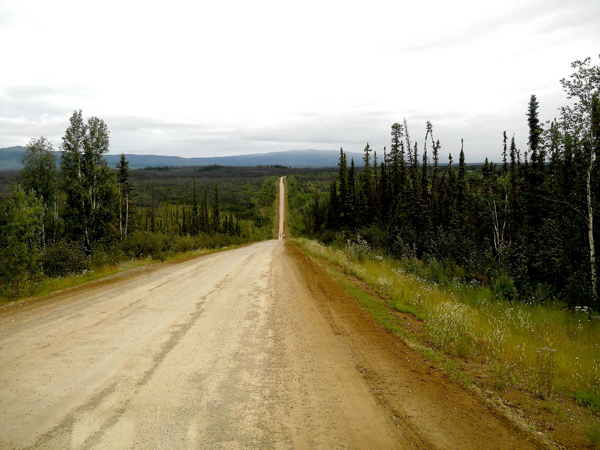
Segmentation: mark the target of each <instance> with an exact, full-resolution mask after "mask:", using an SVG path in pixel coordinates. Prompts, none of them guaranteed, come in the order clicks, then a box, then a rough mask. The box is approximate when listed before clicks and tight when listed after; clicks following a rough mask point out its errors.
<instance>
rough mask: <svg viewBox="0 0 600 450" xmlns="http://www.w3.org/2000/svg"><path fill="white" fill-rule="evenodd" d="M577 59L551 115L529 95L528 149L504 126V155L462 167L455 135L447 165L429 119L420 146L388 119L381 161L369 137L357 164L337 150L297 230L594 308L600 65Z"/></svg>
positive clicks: (501, 290)
mask: <svg viewBox="0 0 600 450" xmlns="http://www.w3.org/2000/svg"><path fill="white" fill-rule="evenodd" d="M572 67H573V69H574V73H573V74H572V75H571V76H570V77H569V78H568V79H563V80H561V84H562V86H563V89H564V91H565V92H566V94H567V97H568V99H570V100H572V103H571V104H570V105H569V106H565V107H563V108H560V117H559V118H558V119H554V120H553V121H550V122H545V123H542V121H541V119H540V117H539V111H538V110H539V103H538V100H537V98H536V96H535V95H532V96H531V99H530V102H529V105H528V108H527V109H526V117H527V123H528V127H529V136H528V138H529V139H528V142H527V150H525V151H524V152H521V150H520V149H519V148H518V147H517V145H516V143H515V137H514V136H512V137H509V136H510V135H509V134H508V133H507V132H506V131H505V132H504V133H503V135H502V141H500V139H499V142H501V146H500V145H499V149H500V151H501V157H502V162H501V163H499V164H494V163H491V162H489V161H488V160H487V159H486V161H485V163H484V164H483V166H482V167H480V168H479V170H477V171H471V172H469V171H468V170H467V165H466V163H465V152H464V148H463V145H462V143H461V150H460V154H459V157H458V164H456V163H455V160H454V159H453V157H452V155H449V161H450V163H449V164H448V165H447V166H444V167H442V166H441V165H440V164H439V157H440V154H441V151H442V150H441V144H440V142H439V140H435V139H434V133H433V126H432V124H431V123H430V122H427V124H426V129H425V137H424V140H423V142H422V143H421V145H419V144H418V143H417V142H416V141H413V139H412V138H411V136H410V134H409V130H408V127H407V123H406V121H404V123H402V124H399V123H395V124H393V125H392V127H391V146H390V150H389V152H388V151H387V150H386V149H385V148H384V150H383V155H382V157H381V158H380V160H379V162H378V159H377V157H378V155H377V153H376V152H374V151H373V149H372V148H371V147H370V146H369V144H367V145H366V147H365V150H364V158H363V160H364V169H363V170H357V169H356V168H355V166H354V160H351V161H348V160H347V158H346V155H345V153H344V151H343V149H341V150H340V158H339V164H338V171H337V175H336V177H335V179H333V180H332V181H331V182H330V183H329V186H328V187H327V189H326V191H323V190H322V189H321V190H319V189H315V190H314V193H313V198H312V201H311V203H310V206H309V207H308V208H306V210H305V212H304V223H303V224H301V225H302V226H301V228H303V230H304V231H305V232H306V233H307V234H308V235H312V236H315V237H318V238H320V239H321V240H323V241H325V242H326V243H334V245H338V246H344V245H354V244H356V243H359V244H364V245H366V246H370V247H373V248H379V249H383V250H385V251H386V252H388V253H389V254H391V255H393V256H395V257H398V258H419V259H422V260H424V261H425V262H426V263H428V264H432V265H435V266H437V267H442V268H443V270H442V272H444V273H446V274H450V275H451V276H459V277H463V278H464V279H466V280H467V281H473V282H480V283H485V284H489V285H491V286H492V291H493V292H494V293H495V294H496V295H498V296H502V297H504V298H508V299H514V298H517V297H525V296H526V297H527V298H529V299H537V300H540V301H545V300H555V299H557V300H560V301H563V302H565V303H568V304H570V305H578V306H591V307H593V308H598V277H597V262H596V256H595V244H594V243H595V242H596V241H597V240H598V238H599V234H598V230H597V227H594V224H597V223H598V219H599V217H598V200H599V194H600V189H599V188H600V186H599V183H600V178H599V176H598V175H599V173H598V165H597V164H596V159H597V156H598V151H599V149H600V102H599V100H598V96H599V95H600V66H598V65H595V66H594V65H592V63H591V60H590V59H589V58H588V59H586V60H584V61H576V62H574V63H573V64H572ZM524 110H525V108H524ZM419 151H421V153H419ZM499 153H500V152H499ZM293 182H296V183H298V181H293ZM309 185H311V186H319V183H312V184H311V183H309ZM321 186H322V183H321ZM436 273H437V272H436ZM434 281H438V280H434Z"/></svg>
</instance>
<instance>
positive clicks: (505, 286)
mask: <svg viewBox="0 0 600 450" xmlns="http://www.w3.org/2000/svg"><path fill="white" fill-rule="evenodd" d="M491 288H492V295H493V296H494V297H495V298H499V299H503V300H515V299H516V298H517V288H515V284H514V282H513V280H512V278H510V277H508V276H506V275H500V277H498V278H497V279H495V280H494V281H493V282H492V286H491Z"/></svg>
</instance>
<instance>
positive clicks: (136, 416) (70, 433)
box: [0, 239, 536, 450]
mask: <svg viewBox="0 0 600 450" xmlns="http://www.w3.org/2000/svg"><path fill="white" fill-rule="evenodd" d="M296 252H297V251H296ZM303 258H304V259H303ZM315 270H318V269H317V268H316V266H314V264H312V262H311V261H310V260H309V258H306V257H301V256H298V255H297V254H295V253H294V250H293V248H292V247H291V246H290V244H289V243H287V244H286V241H285V240H281V239H277V240H271V241H268V242H261V243H257V244H254V245H250V246H247V247H242V248H238V249H234V250H229V251H225V252H221V253H215V254H212V255H208V256H204V257H200V258H196V259H191V260H188V261H184V262H177V263H161V264H157V265H153V266H146V267H143V268H139V269H136V270H133V271H129V272H125V273H122V274H120V275H117V276H112V277H109V278H106V279H103V280H101V281H97V282H94V283H91V284H89V285H87V286H83V287H78V288H74V289H70V290H67V291H65V292H62V293H57V294H54V295H51V296H49V297H47V298H45V299H42V300H27V301H24V302H20V303H18V304H13V305H10V306H8V307H5V308H1V309H0V315H1V317H0V449H78V450H79V449H130V448H139V449H213V448H214V449H241V448H252V449H254V448H275V449H279V448H286V449H287V448H295V449H304V448H327V449H329V448H357V449H358V448H360V449H394V448H406V449H409V448H456V449H459V448H460V449H463V448H464V449H470V448H536V447H535V446H534V444H533V443H532V442H530V441H528V440H527V439H528V438H527V437H526V436H525V435H524V434H523V433H520V432H518V431H516V430H514V429H512V428H511V427H510V426H509V425H507V424H505V423H504V422H502V420H501V419H499V418H497V417H495V416H494V415H493V414H491V413H489V412H488V411H486V410H485V408H484V407H483V406H482V405H481V404H479V403H477V401H475V400H473V399H472V398H471V397H470V396H469V394H468V393H465V392H464V391H462V390H461V389H460V388H458V387H456V386H454V387H451V386H453V385H451V384H449V382H448V381H444V379H443V377H442V376H441V375H437V376H436V377H434V378H432V380H433V379H435V380H436V381H434V384H435V385H437V386H438V388H437V389H434V388H433V387H432V388H431V393H428V392H427V390H424V388H423V386H424V385H423V384H422V381H423V380H422V378H423V377H425V378H427V375H424V374H423V373H416V374H415V373H414V371H415V370H414V367H415V366H413V365H410V364H409V363H407V362H406V361H405V360H408V359H410V358H412V357H413V354H412V353H410V350H406V349H404V347H402V348H400V347H394V348H392V347H389V348H384V349H380V350H377V349H376V348H375V347H373V343H374V342H379V341H377V340H373V339H374V338H373V339H372V337H373V336H379V338H377V339H383V338H381V336H385V332H384V331H382V330H380V329H378V328H377V327H376V326H374V325H373V324H372V322H370V321H369V319H368V318H362V316H361V315H360V314H361V313H360V311H358V310H356V308H355V307H353V306H352V305H351V304H350V303H345V302H347V301H348V299H347V298H346V299H344V298H342V297H343V293H341V292H339V291H336V290H335V287H327V286H326V282H325V281H324V282H323V283H321V284H319V285H318V286H317V287H315V286H314V285H312V286H311V284H310V283H313V284H314V279H311V280H308V281H307V278H306V277H307V274H312V273H313V272H314V271H315ZM314 274H315V277H314V278H315V279H316V278H318V277H319V275H318V273H317V272H314ZM309 281H310V282H309ZM327 289H333V291H332V292H333V293H332V294H331V295H330V294H327V292H326V291H327ZM317 291H319V292H317ZM323 302H330V305H329V306H327V305H325V304H324V303H323ZM357 321H358V322H357ZM377 333H379V334H377ZM381 333H384V334H383V335H381ZM350 334H352V336H350ZM370 336H371V337H370ZM385 339H392V338H390V337H389V336H388V337H387V338H385ZM393 339H395V338H393ZM394 342H396V341H394ZM378 345H379V344H378ZM383 345H386V344H385V342H384V344H383ZM390 345H391V346H394V345H400V344H394V343H393V342H392V344H390ZM398 349H400V350H398ZM392 350H393V351H392ZM398 351H405V352H408V353H405V354H402V355H399V354H398V353H397V352H398ZM382 352H384V353H382ZM385 352H387V353H385ZM371 355H373V358H374V359H370V358H371ZM386 355H388V356H386ZM386 358H387V359H386ZM365 361H367V363H368V361H371V362H370V363H369V364H371V365H368V364H367V363H365ZM365 364H367V365H368V369H369V371H370V372H369V374H371V373H373V374H376V375H377V374H378V375H377V377H376V378H372V376H371V375H370V376H371V378H369V377H367V376H366V375H365V369H364V368H365V367H367V366H366V365H365ZM413 364H414V361H413ZM426 371H429V367H428V366H424V367H423V372H426ZM411 377H413V378H414V379H412V378H411ZM373 380H375V383H373ZM444 383H446V384H444ZM447 386H450V387H448V388H446V387H447ZM418 390H419V391H418ZM413 391H414V392H415V394H412V392H413ZM409 392H410V393H409ZM390 398H391V399H392V400H390ZM420 399H421V400H423V405H424V407H423V409H419V404H420V403H421V400H420ZM425 399H426V400H427V401H424V400H425ZM448 399H450V400H448ZM450 401H452V402H453V403H450ZM438 402H439V403H438ZM453 407H454V410H453V409H452V408H453ZM456 407H458V408H459V414H457V413H456V412H455V410H456Z"/></svg>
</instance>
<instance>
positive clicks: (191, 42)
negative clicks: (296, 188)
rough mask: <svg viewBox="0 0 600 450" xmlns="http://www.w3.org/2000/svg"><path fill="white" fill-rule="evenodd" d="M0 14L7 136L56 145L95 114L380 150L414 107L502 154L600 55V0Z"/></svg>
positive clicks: (161, 138) (177, 132) (472, 146)
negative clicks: (509, 139)
mask: <svg viewBox="0 0 600 450" xmlns="http://www.w3.org/2000/svg"><path fill="white" fill-rule="evenodd" d="M0 18H3V19H2V21H1V22H0V42H10V43H11V45H9V46H6V48H3V56H2V60H3V70H2V71H1V72H0V118H1V120H0V147H4V146H9V145H18V144H23V143H24V142H26V141H27V140H29V138H31V137H36V136H38V135H40V134H44V135H47V136H53V139H54V140H56V142H55V144H56V145H58V144H59V143H60V142H59V140H60V136H61V135H62V133H63V132H64V129H65V128H66V126H67V125H68V119H69V116H70V115H71V113H72V111H73V110H75V109H82V110H83V112H84V115H85V116H86V117H89V116H92V115H95V116H98V117H100V118H102V119H104V120H105V121H106V122H107V124H108V126H109V129H110V130H111V148H112V150H113V151H114V152H121V151H125V150H126V151H130V152H138V153H143V152H145V151H147V150H152V151H154V152H156V151H161V152H163V153H165V154H179V155H181V156H207V155H210V154H211V153H215V152H218V153H219V154H232V153H237V154H239V153H245V152H256V151H267V150H275V149H276V150H286V149H291V148H308V147H312V148H324V149H337V148H339V147H340V146H344V148H345V149H346V150H349V151H360V150H362V147H364V144H365V143H366V141H369V142H371V143H372V145H373V146H374V147H375V148H378V149H381V148H382V147H383V146H384V145H389V127H390V125H391V124H392V123H393V122H395V121H401V120H402V119H403V117H406V118H407V119H408V120H409V123H411V124H412V123H414V125H411V128H414V130H415V132H414V133H413V134H414V135H415V136H417V135H419V134H423V133H424V124H425V121H426V120H431V121H432V122H433V124H434V127H436V130H439V133H438V138H439V139H440V141H441V142H442V146H443V147H444V148H446V147H447V148H448V149H450V148H452V149H454V148H456V147H458V148H459V147H460V137H464V138H465V148H466V149H467V159H468V160H482V159H483V158H484V157H485V156H490V157H494V158H495V155H496V154H497V150H496V147H498V144H497V142H498V141H499V138H498V136H501V133H502V131H503V130H504V129H507V130H512V131H510V132H511V133H512V132H515V133H516V135H517V137H518V139H521V137H522V136H524V135H525V133H526V120H525V112H526V108H527V102H528V100H529V96H530V95H531V94H536V95H537V96H538V100H539V101H540V106H541V111H542V118H543V119H551V118H553V117H554V116H555V115H556V114H555V111H556V108H557V107H558V105H560V104H561V102H562V101H563V100H562V99H564V96H562V94H561V91H560V85H559V83H558V80H559V79H560V78H562V77H565V76H568V75H569V74H570V62H571V61H573V60H575V59H582V58H585V57H586V56H593V57H596V56H597V53H598V52H599V51H600V49H599V48H598V47H597V43H598V42H600V29H599V28H600V27H597V26H596V24H597V22H598V19H599V18H600V4H599V3H598V2H597V1H596V0H577V1H572V2H569V3H564V2H562V1H560V2H559V1H558V0H544V1H542V0H535V1H527V2H523V1H519V0H510V1H505V2H501V3H489V2H488V3H485V2H474V1H471V0H458V1H456V2H447V1H441V0H437V1H422V2H411V3H407V2H393V3H392V2H388V1H374V2H370V3H369V4H368V5H367V4H363V5H360V6H351V5H349V4H348V3H347V2H339V1H329V2H323V1H319V2H317V1H313V0H310V1H306V2H303V3H301V4H286V3H282V2H276V1H264V0H263V1H256V2H245V1H233V2H208V1H200V2H195V3H190V2H187V1H185V2H184V1H182V0H173V1H171V2H168V3H164V4H152V5H150V4H148V3H147V2H136V1H128V2H122V1H118V2H117V1H116V0H107V1H104V2H102V3H88V2H80V1H75V0H55V1H53V2H47V1H41V0H4V1H2V2H0ZM548 114H549V115H548ZM44 127H47V128H44ZM525 141H526V139H525V138H524V137H523V138H522V142H523V144H522V147H524V146H525ZM453 151H456V150H453Z"/></svg>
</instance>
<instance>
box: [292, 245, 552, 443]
mask: <svg viewBox="0 0 600 450" xmlns="http://www.w3.org/2000/svg"><path fill="white" fill-rule="evenodd" d="M286 253H287V254H288V255H289V256H290V257H291V259H292V260H293V261H294V263H295V266H296V270H297V272H298V273H301V274H302V275H303V280H304V282H305V283H306V286H307V288H308V289H309V291H310V292H311V293H312V295H313V297H314V300H315V303H316V304H317V305H318V307H319V309H320V311H321V313H322V314H323V316H324V317H325V319H326V321H327V323H328V324H329V326H330V327H331V329H332V330H333V331H334V333H335V334H336V336H337V337H338V339H339V340H340V341H341V342H342V344H343V346H344V347H345V348H346V349H347V351H348V352H349V353H350V354H351V357H352V359H353V361H354V364H355V367H356V370H357V371H358V372H359V373H360V374H361V376H362V378H363V379H364V381H365V382H366V383H367V385H368V386H369V387H370V389H371V393H372V394H373V395H374V396H375V397H376V398H377V400H378V401H379V402H380V404H381V405H383V406H384V408H385V409H386V411H387V413H388V415H389V416H390V417H391V419H392V420H393V421H394V422H396V423H397V424H399V425H400V426H402V427H403V428H407V429H410V430H411V431H412V434H413V435H414V437H415V438H416V439H418V440H419V441H421V442H423V443H424V444H426V446H427V447H431V448H461V449H466V450H468V449H475V448H482V447H485V448H494V449H496V448H497V449H529V448H531V449H533V448H544V446H543V445H542V443H541V442H540V441H539V439H538V438H537V437H535V436H533V435H532V434H531V433H527V432H525V431H523V430H521V429H519V428H517V427H516V426H515V425H514V424H512V423H511V422H509V421H508V420H507V419H506V418H505V417H503V416H501V415H499V414H497V413H496V412H495V411H493V410H491V409H490V408H489V407H488V406H487V405H486V404H485V403H483V402H482V401H481V400H480V399H479V398H477V397H476V396H475V395H473V394H472V393H471V392H469V391H468V390H466V389H464V388H462V387H460V386H459V385H457V384H456V383H454V382H452V381H451V380H449V379H448V377H447V376H446V375H445V374H444V373H442V371H440V370H439V369H437V368H435V367H434V366H433V365H431V364H430V363H429V362H428V361H427V360H426V359H425V358H424V357H423V356H422V355H421V354H420V353H419V352H417V351H415V350H414V349H412V348H411V347H409V346H408V345H407V344H406V343H405V342H404V341H403V340H402V339H401V338H399V337H398V336H396V335H393V334H392V333H390V332H389V331H387V330H386V329H384V328H383V327H382V326H381V325H379V324H377V323H376V322H375V321H374V320H373V319H372V318H371V317H370V315H369V314H368V312H366V311H365V310H364V309H362V308H361V307H360V306H359V305H357V304H356V302H355V301H354V300H353V299H352V298H350V297H349V296H348V295H347V294H346V292H345V291H344V289H343V288H342V287H340V286H339V285H338V284H337V283H335V282H334V281H333V280H331V279H330V278H329V277H328V276H327V275H326V274H325V273H324V271H323V269H322V268H321V267H320V266H319V265H318V264H317V263H316V262H315V261H314V260H312V259H311V258H310V257H309V256H307V255H305V254H304V253H302V252H301V251H299V250H298V249H297V248H296V247H295V246H294V245H293V244H291V243H290V242H286Z"/></svg>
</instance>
